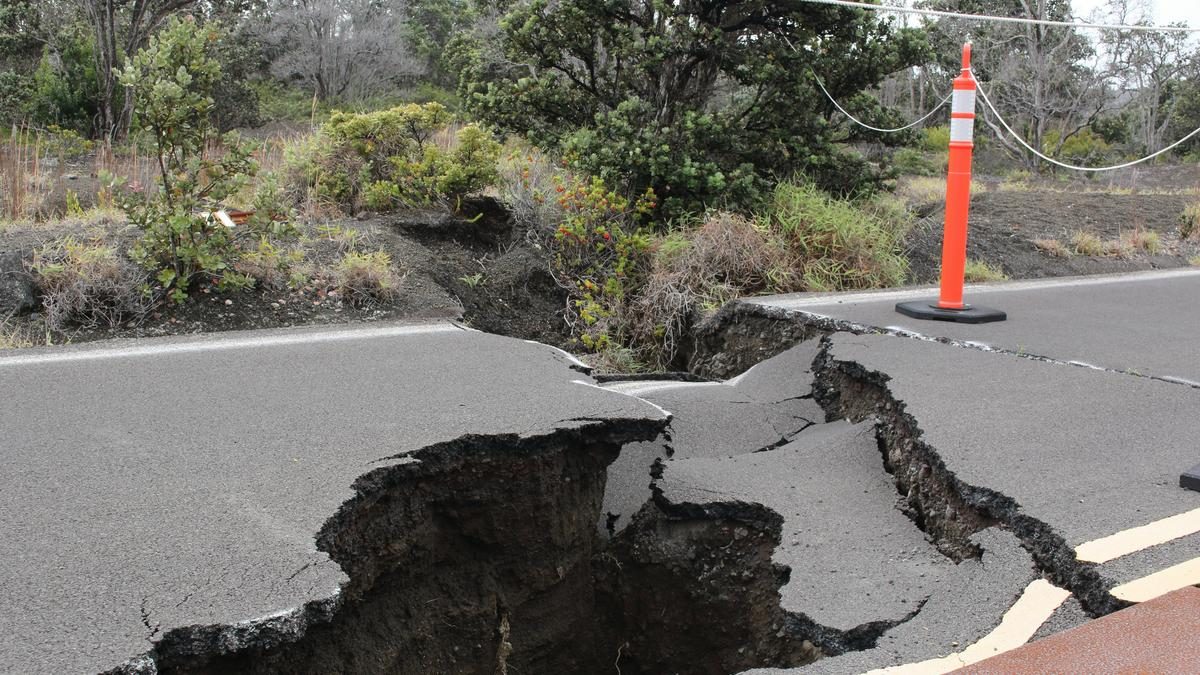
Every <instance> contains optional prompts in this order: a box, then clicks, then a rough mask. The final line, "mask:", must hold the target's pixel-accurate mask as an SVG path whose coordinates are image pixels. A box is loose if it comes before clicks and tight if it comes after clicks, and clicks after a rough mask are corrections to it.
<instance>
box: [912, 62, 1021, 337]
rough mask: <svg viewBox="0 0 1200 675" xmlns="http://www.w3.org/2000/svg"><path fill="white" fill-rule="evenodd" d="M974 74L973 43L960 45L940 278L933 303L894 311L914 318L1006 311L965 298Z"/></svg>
mask: <svg viewBox="0 0 1200 675" xmlns="http://www.w3.org/2000/svg"><path fill="white" fill-rule="evenodd" d="M974 132H975V78H973V77H972V76H971V43H969V42H968V43H967V44H965V45H963V56H962V72H961V73H960V74H959V76H958V77H957V78H955V79H954V97H953V104H952V106H951V112H950V168H949V171H948V172H947V175H946V226H945V234H944V235H943V237H942V280H941V291H940V294H939V296H938V300H937V302H929V301H926V300H922V301H915V302H901V303H899V304H897V305H896V311H897V312H900V313H901V314H904V315H906V316H911V317H913V318H914V319H933V320H938V321H957V322H959V323H987V322H989V321H1003V320H1005V319H1006V318H1008V316H1007V315H1006V314H1005V313H1004V312H1001V311H1000V310H996V309H988V308H986V307H975V306H971V305H968V304H965V303H964V302H963V276H964V274H965V271H966V265H967V216H968V212H969V210H970V208H971V152H972V150H973V149H974V147H975V144H974V142H973V141H972V138H973V137H974Z"/></svg>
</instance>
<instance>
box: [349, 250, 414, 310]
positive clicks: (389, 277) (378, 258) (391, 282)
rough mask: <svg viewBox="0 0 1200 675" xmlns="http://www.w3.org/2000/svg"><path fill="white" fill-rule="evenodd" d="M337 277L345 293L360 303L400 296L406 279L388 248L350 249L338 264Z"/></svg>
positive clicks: (350, 298)
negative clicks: (401, 286) (385, 249)
mask: <svg viewBox="0 0 1200 675" xmlns="http://www.w3.org/2000/svg"><path fill="white" fill-rule="evenodd" d="M334 277H335V281H336V285H337V290H338V292H339V293H341V294H342V297H344V298H346V300H347V301H349V302H350V303H351V304H353V305H357V306H360V307H361V306H366V305H373V304H375V303H378V302H386V301H388V300H391V299H392V298H394V297H396V295H397V294H399V292H400V284H401V282H402V281H403V278H402V277H401V276H400V274H399V273H398V272H397V271H396V269H395V268H394V267H393V266H392V256H390V255H389V254H388V253H387V252H386V251H372V252H370V253H360V252H358V251H348V252H347V253H346V254H345V255H343V256H342V259H341V260H340V261H338V263H337V265H336V266H335V267H334Z"/></svg>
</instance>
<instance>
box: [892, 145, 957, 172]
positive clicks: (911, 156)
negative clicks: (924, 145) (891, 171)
mask: <svg viewBox="0 0 1200 675" xmlns="http://www.w3.org/2000/svg"><path fill="white" fill-rule="evenodd" d="M892 166H893V167H895V169H896V171H898V172H899V173H900V174H901V175H905V176H937V175H939V174H941V173H942V171H943V170H944V169H945V168H946V166H945V153H942V154H941V155H930V154H929V153H928V152H923V151H921V150H917V149H915V148H900V149H899V150H897V151H896V152H895V153H894V154H893V155H892Z"/></svg>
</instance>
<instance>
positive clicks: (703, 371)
mask: <svg viewBox="0 0 1200 675" xmlns="http://www.w3.org/2000/svg"><path fill="white" fill-rule="evenodd" d="M833 330H836V326H834V325H833V324H832V323H829V324H828V325H823V324H822V323H821V322H820V321H815V320H814V321H798V320H796V319H795V317H794V316H793V315H791V314H789V313H788V312H786V311H784V310H781V309H775V308H771V307H764V306H762V305H757V304H753V303H752V302H731V303H729V304H727V305H725V306H724V307H722V308H721V309H720V310H719V311H718V312H717V313H716V314H714V315H713V316H712V317H710V318H709V319H708V320H706V321H705V322H704V323H702V324H701V325H699V326H697V327H696V330H695V331H694V334H693V335H692V336H691V338H690V340H689V342H688V344H686V345H684V351H685V352H686V354H687V364H688V370H689V371H690V372H692V373H695V374H696V375H700V376H702V377H709V378H724V377H732V376H734V375H736V374H738V373H744V372H746V371H747V370H749V369H750V368H751V367H752V366H754V365H755V364H757V363H760V362H762V361H765V360H767V359H769V358H771V357H773V356H776V355H777V354H781V353H783V352H785V351H787V350H788V349H789V348H791V347H792V346H793V345H795V344H797V343H800V342H804V341H806V340H812V339H814V338H819V337H821V336H823V335H828V334H829V333H830V332H832V331H833Z"/></svg>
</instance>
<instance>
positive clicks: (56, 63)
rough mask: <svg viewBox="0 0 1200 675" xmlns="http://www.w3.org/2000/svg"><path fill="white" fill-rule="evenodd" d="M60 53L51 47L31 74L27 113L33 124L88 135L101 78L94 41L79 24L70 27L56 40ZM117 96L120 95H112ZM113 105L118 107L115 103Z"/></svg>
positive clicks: (94, 113)
mask: <svg viewBox="0 0 1200 675" xmlns="http://www.w3.org/2000/svg"><path fill="white" fill-rule="evenodd" d="M56 42H57V43H58V44H59V51H58V53H56V54H52V53H51V51H50V47H48V46H47V47H46V48H45V50H44V51H43V53H42V60H41V61H40V62H39V63H38V67H37V70H35V71H34V73H33V83H32V84H33V91H32V92H30V99H29V101H28V102H27V104H26V110H27V111H28V113H29V115H30V117H31V118H32V119H33V121H35V122H38V123H40V124H43V125H51V124H54V125H59V126H61V127H64V128H67V129H71V130H73V131H77V132H81V133H84V134H87V133H89V132H91V131H92V120H94V119H95V118H96V115H97V113H98V112H99V108H98V107H97V101H99V99H100V96H99V93H100V79H99V78H98V77H97V76H96V59H95V50H96V48H95V38H94V37H93V36H92V32H91V31H90V30H88V29H86V28H85V27H84V26H82V25H70V26H68V27H67V28H66V29H65V30H64V31H63V34H62V35H61V36H60V39H59V40H56ZM114 93H115V94H116V95H117V96H118V97H120V96H121V94H122V92H119V91H118V92H114ZM116 105H118V106H119V105H120V101H119V100H118V102H117V104H116Z"/></svg>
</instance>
